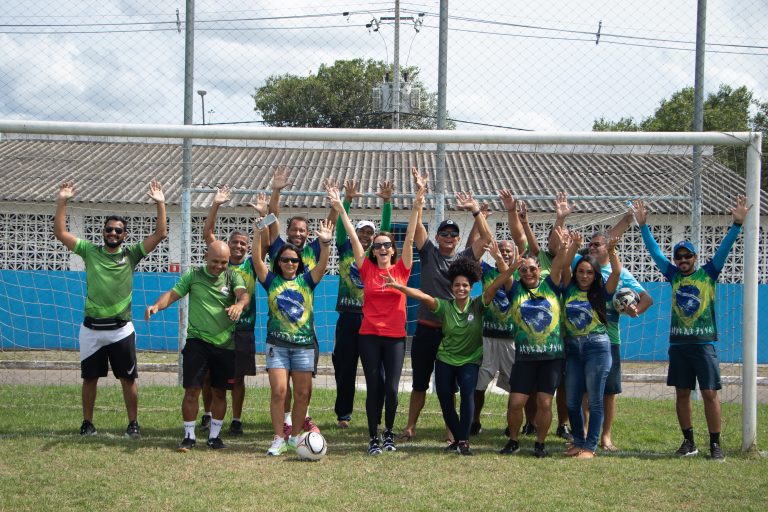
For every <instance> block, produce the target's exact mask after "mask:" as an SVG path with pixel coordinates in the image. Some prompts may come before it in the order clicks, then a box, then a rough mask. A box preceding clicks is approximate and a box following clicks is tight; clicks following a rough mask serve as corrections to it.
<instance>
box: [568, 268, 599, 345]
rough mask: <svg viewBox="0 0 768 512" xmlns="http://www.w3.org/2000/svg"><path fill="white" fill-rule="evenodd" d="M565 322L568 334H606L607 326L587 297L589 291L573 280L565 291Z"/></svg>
mask: <svg viewBox="0 0 768 512" xmlns="http://www.w3.org/2000/svg"><path fill="white" fill-rule="evenodd" d="M563 310H564V312H565V314H564V323H563V328H564V330H565V335H566V336H586V335H587V334H592V333H595V334H598V333H599V334H606V333H607V328H606V326H605V324H604V323H603V322H601V321H600V317H598V316H597V312H596V311H595V310H594V309H592V304H591V303H590V302H589V299H588V298H587V292H586V291H584V290H581V289H579V287H578V285H576V283H574V282H573V281H571V283H570V284H569V285H568V288H566V289H565V292H564V293H563Z"/></svg>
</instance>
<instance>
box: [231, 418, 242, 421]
mask: <svg viewBox="0 0 768 512" xmlns="http://www.w3.org/2000/svg"><path fill="white" fill-rule="evenodd" d="M232 421H240V418H232Z"/></svg>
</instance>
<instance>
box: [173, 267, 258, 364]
mask: <svg viewBox="0 0 768 512" xmlns="http://www.w3.org/2000/svg"><path fill="white" fill-rule="evenodd" d="M238 288H245V282H244V281H243V278H242V277H241V276H240V274H239V273H237V272H234V271H230V270H227V271H226V272H222V273H221V274H219V275H218V276H212V275H211V274H209V273H208V271H207V270H206V268H205V267H198V268H191V269H189V270H187V271H186V272H184V274H183V275H182V276H181V278H180V279H179V282H177V283H176V285H175V286H174V287H173V291H174V292H175V293H176V294H177V295H178V296H179V297H183V296H185V295H187V294H189V322H188V323H187V338H198V339H201V340H203V341H206V342H208V343H210V344H211V345H215V346H217V347H219V348H225V349H232V350H233V349H234V348H235V345H234V341H233V340H232V332H233V331H234V330H235V322H233V321H232V320H230V319H229V315H227V311H226V308H228V307H229V306H231V305H233V304H234V303H235V302H237V297H236V296H235V290H236V289H238Z"/></svg>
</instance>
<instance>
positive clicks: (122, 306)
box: [74, 238, 147, 322]
mask: <svg viewBox="0 0 768 512" xmlns="http://www.w3.org/2000/svg"><path fill="white" fill-rule="evenodd" d="M74 252H75V254H77V255H78V256H80V257H81V258H83V261H84V262H85V283H86V286H87V288H86V294H85V316H87V317H91V318H117V319H119V320H122V321H125V322H129V321H130V320H131V298H132V295H133V271H134V270H135V269H136V265H138V264H139V262H140V261H141V259H142V258H143V257H144V256H146V255H147V252H146V251H145V250H144V244H143V243H142V242H139V243H138V244H136V245H132V246H130V247H128V248H127V249H123V248H121V249H120V250H118V251H117V252H115V253H110V252H107V250H106V249H105V248H104V246H101V245H96V244H94V243H92V242H89V241H87V240H83V239H81V238H78V239H77V242H76V243H75V249H74Z"/></svg>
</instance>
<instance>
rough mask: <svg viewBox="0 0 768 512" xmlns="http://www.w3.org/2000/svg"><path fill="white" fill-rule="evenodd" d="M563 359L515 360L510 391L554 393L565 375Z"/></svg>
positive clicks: (510, 378) (510, 380) (524, 393)
mask: <svg viewBox="0 0 768 512" xmlns="http://www.w3.org/2000/svg"><path fill="white" fill-rule="evenodd" d="M564 363H565V361H564V360H563V359H547V360H545V361H536V360H533V361H515V365H514V366H513V367H512V375H511V376H510V377H509V392H510V393H520V394H523V395H532V394H533V393H537V392H538V393H546V394H548V395H554V394H555V390H557V387H558V386H559V385H560V379H561V378H562V376H563V366H564Z"/></svg>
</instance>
